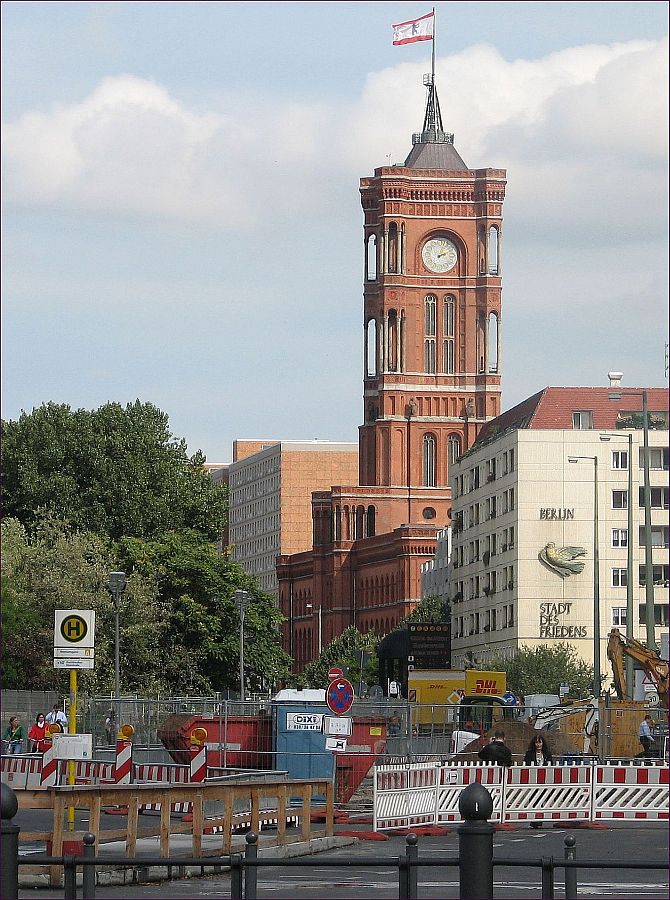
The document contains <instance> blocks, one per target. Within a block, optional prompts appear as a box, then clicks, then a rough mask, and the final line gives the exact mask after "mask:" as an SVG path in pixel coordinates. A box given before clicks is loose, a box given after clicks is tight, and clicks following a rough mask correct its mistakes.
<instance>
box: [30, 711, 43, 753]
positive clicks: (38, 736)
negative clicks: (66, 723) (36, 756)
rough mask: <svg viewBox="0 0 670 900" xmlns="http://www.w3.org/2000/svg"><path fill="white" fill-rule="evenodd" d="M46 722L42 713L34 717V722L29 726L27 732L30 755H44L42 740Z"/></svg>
mask: <svg viewBox="0 0 670 900" xmlns="http://www.w3.org/2000/svg"><path fill="white" fill-rule="evenodd" d="M46 730H47V721H46V719H45V718H44V716H43V714H42V713H39V714H38V715H37V716H36V717H35V721H34V722H33V724H32V725H31V726H30V731H29V732H28V740H29V741H30V752H31V753H44V739H45V737H46Z"/></svg>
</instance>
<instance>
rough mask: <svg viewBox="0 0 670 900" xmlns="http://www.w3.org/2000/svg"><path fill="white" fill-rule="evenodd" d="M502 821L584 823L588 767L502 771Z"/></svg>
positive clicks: (587, 805)
mask: <svg viewBox="0 0 670 900" xmlns="http://www.w3.org/2000/svg"><path fill="white" fill-rule="evenodd" d="M506 776H507V777H506V783H505V808H504V820H505V822H543V821H547V820H549V821H552V822H563V821H566V822H567V821H570V822H574V821H577V822H580V821H581V822H588V821H589V819H590V818H591V767H590V766H512V768H510V769H507V771H506Z"/></svg>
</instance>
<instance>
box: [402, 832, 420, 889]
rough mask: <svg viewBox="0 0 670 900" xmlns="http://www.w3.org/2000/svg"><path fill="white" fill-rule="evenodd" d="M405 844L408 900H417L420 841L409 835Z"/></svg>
mask: <svg viewBox="0 0 670 900" xmlns="http://www.w3.org/2000/svg"><path fill="white" fill-rule="evenodd" d="M405 842H406V844H407V889H408V890H407V898H408V900H417V897H418V896H419V889H418V881H419V867H418V866H417V864H416V863H417V860H418V858H419V847H418V843H419V839H418V837H417V836H416V835H415V834H408V835H407V838H406V840H405Z"/></svg>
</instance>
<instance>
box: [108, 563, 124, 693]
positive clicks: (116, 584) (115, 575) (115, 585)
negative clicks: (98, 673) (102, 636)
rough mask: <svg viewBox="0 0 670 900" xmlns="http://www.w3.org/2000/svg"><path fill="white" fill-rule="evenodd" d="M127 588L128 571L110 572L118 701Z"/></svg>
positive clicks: (115, 688)
mask: <svg viewBox="0 0 670 900" xmlns="http://www.w3.org/2000/svg"><path fill="white" fill-rule="evenodd" d="M125 589H126V573H125V572H110V573H109V577H108V579H107V590H108V591H109V593H110V594H111V595H112V598H113V600H114V619H115V621H114V695H115V697H116V701H117V703H118V700H119V697H120V696H121V667H120V664H119V610H120V606H121V596H122V595H123V592H124V591H125Z"/></svg>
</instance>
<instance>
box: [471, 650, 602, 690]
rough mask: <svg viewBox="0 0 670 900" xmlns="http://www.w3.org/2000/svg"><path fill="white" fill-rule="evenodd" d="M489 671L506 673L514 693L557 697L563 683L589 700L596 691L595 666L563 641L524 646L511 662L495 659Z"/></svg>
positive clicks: (488, 662)
mask: <svg viewBox="0 0 670 900" xmlns="http://www.w3.org/2000/svg"><path fill="white" fill-rule="evenodd" d="M486 668H487V669H490V670H491V671H496V672H506V673H507V687H508V690H510V691H513V692H514V693H515V694H521V695H522V696H526V695H527V694H558V693H559V688H560V686H561V684H563V683H565V684H568V685H569V686H570V694H571V695H572V696H573V697H574V696H576V697H586V696H588V695H589V694H590V693H591V691H592V689H593V666H590V665H588V664H587V663H585V662H584V661H583V660H581V659H580V658H579V656H578V654H577V651H576V650H575V648H574V647H573V646H572V645H571V644H568V643H565V642H560V643H558V644H553V645H552V646H549V645H548V644H540V645H539V646H536V647H532V648H529V647H522V648H521V649H520V650H519V651H518V653H517V654H516V655H515V656H513V657H512V658H511V659H507V658H505V657H502V656H495V657H492V658H491V659H490V660H488V661H487V663H486Z"/></svg>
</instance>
